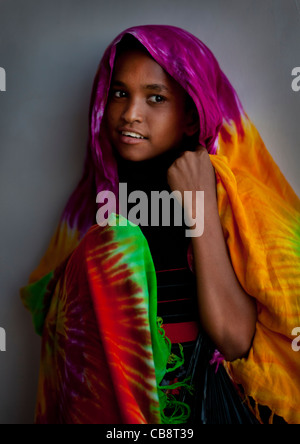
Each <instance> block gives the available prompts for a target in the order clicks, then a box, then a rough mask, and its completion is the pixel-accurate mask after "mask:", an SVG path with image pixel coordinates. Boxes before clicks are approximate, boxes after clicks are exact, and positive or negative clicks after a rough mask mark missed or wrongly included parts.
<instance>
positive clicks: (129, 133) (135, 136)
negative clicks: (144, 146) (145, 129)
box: [122, 131, 145, 139]
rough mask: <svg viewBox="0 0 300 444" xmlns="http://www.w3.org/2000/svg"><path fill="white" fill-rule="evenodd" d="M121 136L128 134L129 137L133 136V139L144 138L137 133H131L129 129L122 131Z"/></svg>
mask: <svg viewBox="0 0 300 444" xmlns="http://www.w3.org/2000/svg"><path fill="white" fill-rule="evenodd" d="M122 134H123V136H129V137H134V138H135V139H144V138H145V137H143V136H140V135H139V134H136V133H131V132H129V131H122Z"/></svg>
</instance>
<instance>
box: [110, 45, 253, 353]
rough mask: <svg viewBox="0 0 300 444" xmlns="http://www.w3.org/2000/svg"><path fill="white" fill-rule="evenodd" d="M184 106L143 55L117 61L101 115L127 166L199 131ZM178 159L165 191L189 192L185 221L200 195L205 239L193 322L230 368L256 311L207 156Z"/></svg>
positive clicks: (198, 246)
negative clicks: (227, 233) (233, 252)
mask: <svg viewBox="0 0 300 444" xmlns="http://www.w3.org/2000/svg"><path fill="white" fill-rule="evenodd" d="M186 99H187V94H186V92H185V91H184V89H183V88H182V87H181V86H180V85H179V84H177V82H175V80H174V79H173V78H172V77H170V76H169V75H168V74H167V73H166V72H165V71H164V70H163V69H162V68H161V66H160V65H159V64H157V63H156V62H155V61H154V60H153V59H152V58H151V57H150V56H149V54H148V53H147V52H145V51H140V50H130V51H127V52H125V53H122V54H121V55H120V56H119V58H118V59H117V61H116V64H115V69H114V73H113V79H112V87H111V92H110V97H109V100H108V104H107V108H106V122H107V129H108V135H109V137H110V140H111V142H112V145H113V146H114V149H116V150H117V152H118V154H119V155H120V156H121V157H123V158H124V159H127V160H130V161H133V162H138V161H144V160H147V159H152V158H154V157H157V156H159V155H161V154H164V153H167V152H168V151H170V150H175V149H176V150H178V147H180V145H181V144H182V141H183V140H186V138H187V137H192V136H193V135H194V134H195V133H196V132H197V131H198V130H199V123H198V117H197V118H195V114H196V113H195V109H189V110H187V108H186ZM130 134H131V135H130ZM134 135H136V136H138V137H141V138H135V137H132V136H134ZM178 153H179V156H178V157H177V159H176V160H175V161H174V162H173V163H172V164H171V166H170V167H169V168H168V170H167V173H166V174H167V181H168V184H169V187H170V189H171V191H175V190H178V191H180V192H181V195H182V196H184V194H183V192H184V191H187V190H188V191H192V192H193V200H192V202H191V203H188V202H185V201H184V200H183V202H182V205H183V207H184V211H185V213H186V214H187V217H189V218H191V217H193V218H195V216H196V214H195V208H196V200H195V199H196V190H198V191H204V227H205V228H204V233H203V234H202V235H201V236H198V237H192V238H191V239H192V247H193V254H194V267H195V273H196V280H197V296H198V306H199V316H200V321H201V324H202V327H203V328H204V330H205V331H206V332H207V333H208V335H209V336H210V337H211V339H212V340H213V342H214V343H215V345H216V347H217V348H218V350H219V351H220V352H221V353H222V354H223V355H224V357H225V359H226V360H228V361H232V360H235V359H237V358H242V357H244V356H246V355H247V353H248V351H249V349H250V347H251V344H252V340H253V336H254V333H255V325H256V319H257V313H256V304H255V301H254V299H253V298H252V297H251V296H249V295H248V294H247V293H246V292H245V291H244V289H243V288H242V287H241V285H240V283H239V281H238V279H237V277H236V275H235V272H234V270H233V267H232V264H231V260H230V256H229V254H228V251H227V246H226V242H225V240H224V236H223V231H222V226H221V222H220V218H219V214H218V207H217V195H216V178H215V172H214V168H213V166H212V163H211V161H210V157H209V155H208V152H207V150H206V149H205V148H204V147H201V146H197V147H196V149H194V150H192V151H190V150H189V147H184V149H181V150H179V151H178ZM192 228H193V227H192ZM194 228H195V227H194Z"/></svg>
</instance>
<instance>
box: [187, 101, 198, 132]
mask: <svg viewBox="0 0 300 444" xmlns="http://www.w3.org/2000/svg"><path fill="white" fill-rule="evenodd" d="M199 129H200V123H199V115H198V111H197V109H195V108H192V109H189V110H188V111H187V118H186V124H185V134H186V135H187V136H188V137H191V136H194V134H196V133H197V131H199Z"/></svg>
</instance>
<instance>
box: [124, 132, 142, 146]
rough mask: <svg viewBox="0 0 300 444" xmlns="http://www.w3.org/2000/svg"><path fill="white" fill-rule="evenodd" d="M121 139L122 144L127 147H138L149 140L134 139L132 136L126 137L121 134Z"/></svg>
mask: <svg viewBox="0 0 300 444" xmlns="http://www.w3.org/2000/svg"><path fill="white" fill-rule="evenodd" d="M119 139H120V142H122V143H126V144H127V145H136V144H139V143H142V142H145V140H147V139H146V138H144V139H138V138H134V137H130V136H125V135H124V134H122V133H119Z"/></svg>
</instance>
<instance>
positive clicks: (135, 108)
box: [122, 100, 143, 123]
mask: <svg viewBox="0 0 300 444" xmlns="http://www.w3.org/2000/svg"><path fill="white" fill-rule="evenodd" d="M122 118H123V120H125V121H126V122H128V123H132V122H142V121H143V107H142V104H141V103H140V102H139V101H138V100H130V101H128V102H127V104H126V106H125V108H124V110H123V114H122Z"/></svg>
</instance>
